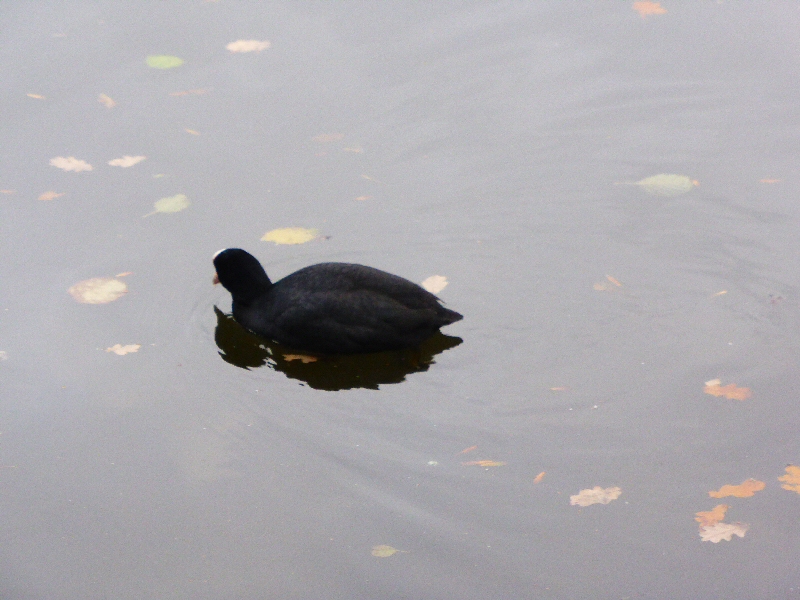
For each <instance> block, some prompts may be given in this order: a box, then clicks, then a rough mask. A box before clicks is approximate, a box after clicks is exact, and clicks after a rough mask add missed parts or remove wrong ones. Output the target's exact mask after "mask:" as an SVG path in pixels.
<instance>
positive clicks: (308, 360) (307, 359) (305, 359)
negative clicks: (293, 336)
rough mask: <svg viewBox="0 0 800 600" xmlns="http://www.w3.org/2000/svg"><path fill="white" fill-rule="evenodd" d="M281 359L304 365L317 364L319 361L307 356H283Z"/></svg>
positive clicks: (314, 357)
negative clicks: (295, 361) (297, 361)
mask: <svg viewBox="0 0 800 600" xmlns="http://www.w3.org/2000/svg"><path fill="white" fill-rule="evenodd" d="M283 359H284V360H285V361H287V362H291V361H293V360H299V361H300V362H302V363H303V364H304V365H305V364H308V363H313V362H317V361H318V360H319V359H318V358H317V357H316V356H309V355H308V354H284V355H283Z"/></svg>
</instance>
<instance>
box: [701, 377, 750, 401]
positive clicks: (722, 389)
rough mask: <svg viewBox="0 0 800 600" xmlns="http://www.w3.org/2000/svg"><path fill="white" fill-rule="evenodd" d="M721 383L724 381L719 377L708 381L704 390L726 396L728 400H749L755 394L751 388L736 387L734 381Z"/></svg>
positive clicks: (715, 394) (713, 394) (707, 392)
mask: <svg viewBox="0 0 800 600" xmlns="http://www.w3.org/2000/svg"><path fill="white" fill-rule="evenodd" d="M720 383H722V382H721V381H720V380H719V379H712V380H711V381H706V384H705V387H703V391H704V392H705V393H706V394H711V395H712V396H724V397H725V398H727V399H728V400H747V399H748V398H749V397H750V396H752V395H753V392H751V391H750V389H749V388H743V387H736V385H735V384H733V383H729V384H728V385H724V386H723V385H720Z"/></svg>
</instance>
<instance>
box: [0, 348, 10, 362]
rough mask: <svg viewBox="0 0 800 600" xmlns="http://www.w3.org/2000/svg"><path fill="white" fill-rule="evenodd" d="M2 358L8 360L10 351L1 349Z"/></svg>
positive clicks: (0, 355)
mask: <svg viewBox="0 0 800 600" xmlns="http://www.w3.org/2000/svg"><path fill="white" fill-rule="evenodd" d="M0 360H8V352H6V351H5V350H0Z"/></svg>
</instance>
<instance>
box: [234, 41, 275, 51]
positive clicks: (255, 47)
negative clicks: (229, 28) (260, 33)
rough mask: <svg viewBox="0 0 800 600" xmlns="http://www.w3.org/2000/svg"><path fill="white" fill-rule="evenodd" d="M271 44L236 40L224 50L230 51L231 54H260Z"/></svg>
mask: <svg viewBox="0 0 800 600" xmlns="http://www.w3.org/2000/svg"><path fill="white" fill-rule="evenodd" d="M271 45H272V44H270V43H269V42H268V41H267V40H264V41H263V42H259V41H258V40H236V41H235V42H231V43H230V44H228V45H227V46H225V48H227V49H228V50H230V51H231V52H261V51H262V50H266V49H267V48H269V47H270V46H271Z"/></svg>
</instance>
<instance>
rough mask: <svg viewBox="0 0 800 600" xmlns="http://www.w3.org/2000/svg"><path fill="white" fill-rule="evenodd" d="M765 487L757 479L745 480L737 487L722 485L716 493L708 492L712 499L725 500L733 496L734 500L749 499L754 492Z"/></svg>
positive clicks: (764, 484)
mask: <svg viewBox="0 0 800 600" xmlns="http://www.w3.org/2000/svg"><path fill="white" fill-rule="evenodd" d="M766 486H767V484H766V483H764V482H763V481H758V480H757V479H752V478H750V479H747V480H745V481H743V482H742V483H740V484H739V485H727V484H726V485H723V486H722V487H721V488H719V490H717V491H716V492H708V495H709V496H711V497H712V498H725V497H727V496H733V497H734V498H749V497H750V496H752V495H754V494H755V493H756V492H760V491H761V490H763V489H764V488H765V487H766Z"/></svg>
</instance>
